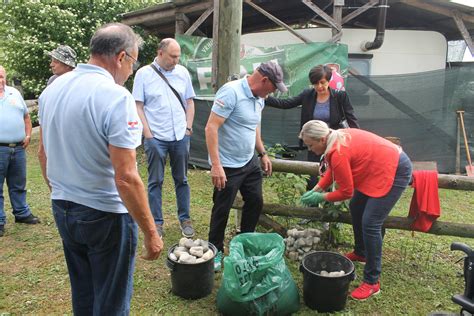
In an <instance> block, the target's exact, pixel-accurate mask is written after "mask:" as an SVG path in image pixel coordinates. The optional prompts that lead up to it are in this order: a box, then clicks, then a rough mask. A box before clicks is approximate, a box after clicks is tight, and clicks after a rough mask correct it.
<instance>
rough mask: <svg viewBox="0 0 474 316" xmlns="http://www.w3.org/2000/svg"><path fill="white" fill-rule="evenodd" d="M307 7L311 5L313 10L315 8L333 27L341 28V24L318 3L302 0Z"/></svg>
mask: <svg viewBox="0 0 474 316" xmlns="http://www.w3.org/2000/svg"><path fill="white" fill-rule="evenodd" d="M301 2H303V3H304V4H305V5H306V6H307V7H309V8H310V9H311V10H313V11H314V12H315V13H316V14H317V15H319V16H320V17H322V18H323V19H324V20H326V22H328V23H329V24H330V25H331V26H332V27H333V28H335V29H337V30H339V31H340V30H341V25H338V24H337V23H336V22H335V21H334V20H333V18H331V17H330V16H329V15H327V13H326V12H324V11H323V10H321V9H320V8H319V7H318V6H317V5H315V4H314V3H312V2H311V0H301Z"/></svg>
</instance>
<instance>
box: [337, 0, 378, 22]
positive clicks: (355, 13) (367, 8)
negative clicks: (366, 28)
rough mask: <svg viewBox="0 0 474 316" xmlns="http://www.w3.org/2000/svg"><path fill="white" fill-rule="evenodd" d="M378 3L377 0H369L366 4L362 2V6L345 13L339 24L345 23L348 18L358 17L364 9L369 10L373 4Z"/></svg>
mask: <svg viewBox="0 0 474 316" xmlns="http://www.w3.org/2000/svg"><path fill="white" fill-rule="evenodd" d="M378 3H379V0H370V1H369V2H367V3H366V4H364V5H363V6H361V7H360V8H358V9H357V10H354V11H352V12H351V13H349V14H347V15H346V16H345V17H343V18H342V21H341V24H344V23H347V22H349V21H350V20H352V19H353V18H355V17H358V16H359V15H361V14H362V13H364V12H365V11H367V10H369V9H370V8H372V7H373V6H375V5H376V4H378Z"/></svg>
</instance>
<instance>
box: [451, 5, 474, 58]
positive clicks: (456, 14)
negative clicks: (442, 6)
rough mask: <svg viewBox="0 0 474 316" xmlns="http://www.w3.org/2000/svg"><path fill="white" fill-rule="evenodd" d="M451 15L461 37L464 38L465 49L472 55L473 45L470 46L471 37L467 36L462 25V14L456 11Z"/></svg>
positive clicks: (473, 51)
mask: <svg viewBox="0 0 474 316" xmlns="http://www.w3.org/2000/svg"><path fill="white" fill-rule="evenodd" d="M452 13H453V19H454V22H456V25H457V27H458V29H459V32H461V35H462V37H463V38H464V41H465V42H466V44H467V47H469V50H470V51H471V55H474V45H473V44H472V38H471V35H470V34H469V31H468V30H467V28H466V25H464V22H463V20H462V14H461V13H460V12H459V11H458V10H453V11H452Z"/></svg>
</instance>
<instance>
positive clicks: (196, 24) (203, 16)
mask: <svg viewBox="0 0 474 316" xmlns="http://www.w3.org/2000/svg"><path fill="white" fill-rule="evenodd" d="M213 11H214V8H213V7H209V8H207V10H206V11H204V13H203V14H201V16H200V17H199V18H198V19H197V20H196V21H195V22H194V23H193V25H191V27H190V28H189V29H188V30H187V31H186V32H185V33H184V34H185V35H193V33H194V31H196V29H197V28H198V27H199V26H200V25H201V24H202V22H204V21H205V20H206V19H207V17H208V16H209V15H211V13H212V12H213Z"/></svg>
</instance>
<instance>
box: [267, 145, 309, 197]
mask: <svg viewBox="0 0 474 316" xmlns="http://www.w3.org/2000/svg"><path fill="white" fill-rule="evenodd" d="M267 153H268V155H270V156H272V157H275V156H283V155H284V154H285V153H286V149H285V147H283V146H282V145H281V144H275V145H274V146H273V147H270V148H268V149H267ZM308 178H309V176H306V175H296V174H293V173H285V172H276V173H274V174H273V176H272V177H271V178H270V180H269V181H270V186H271V187H272V188H273V189H274V190H275V192H276V194H277V197H278V202H279V203H280V204H284V205H296V204H298V202H299V200H300V197H301V195H302V194H303V193H304V192H305V191H306V182H307V180H308Z"/></svg>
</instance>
